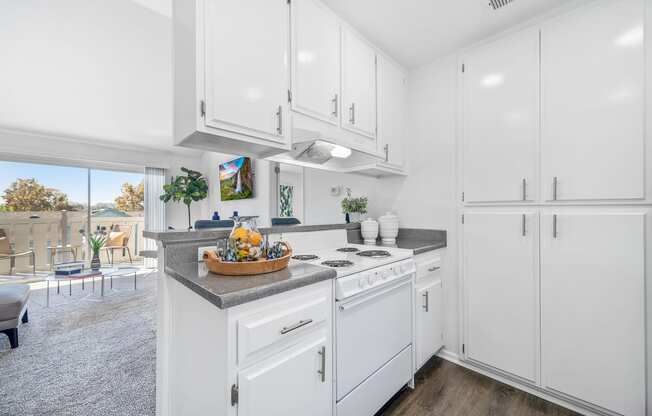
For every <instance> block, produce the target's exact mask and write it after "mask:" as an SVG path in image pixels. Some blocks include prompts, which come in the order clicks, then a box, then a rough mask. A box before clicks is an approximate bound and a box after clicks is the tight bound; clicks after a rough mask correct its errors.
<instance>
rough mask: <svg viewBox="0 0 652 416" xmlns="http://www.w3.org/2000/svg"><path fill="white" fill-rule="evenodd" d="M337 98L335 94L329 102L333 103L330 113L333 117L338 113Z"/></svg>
mask: <svg viewBox="0 0 652 416" xmlns="http://www.w3.org/2000/svg"><path fill="white" fill-rule="evenodd" d="M337 99H338V97H337V94H335V96H334V97H333V99H332V100H331V102H332V103H333V112H332V113H331V115H332V116H333V117H337V113H338V111H337Z"/></svg>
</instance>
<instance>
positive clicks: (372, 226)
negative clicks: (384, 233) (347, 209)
mask: <svg viewBox="0 0 652 416" xmlns="http://www.w3.org/2000/svg"><path fill="white" fill-rule="evenodd" d="M360 232H361V233H362V240H363V243H364V244H376V239H377V238H378V222H377V221H376V220H374V219H372V218H368V219H366V220H364V221H362V222H361V223H360Z"/></svg>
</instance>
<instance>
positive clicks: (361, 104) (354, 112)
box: [342, 28, 376, 138]
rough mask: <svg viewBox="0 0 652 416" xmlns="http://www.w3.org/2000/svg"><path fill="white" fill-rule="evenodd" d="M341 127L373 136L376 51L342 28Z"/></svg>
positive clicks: (374, 130) (374, 124)
mask: <svg viewBox="0 0 652 416" xmlns="http://www.w3.org/2000/svg"><path fill="white" fill-rule="evenodd" d="M342 127H343V128H345V129H347V130H351V131H354V132H356V133H360V134H363V135H365V136H368V137H371V138H375V137H376V53H375V52H374V50H373V49H372V48H371V47H370V46H369V45H368V44H367V43H365V41H364V40H362V39H361V38H360V37H358V35H356V34H355V33H353V32H352V31H350V30H348V29H346V28H342Z"/></svg>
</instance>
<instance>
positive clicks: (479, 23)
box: [324, 0, 569, 68]
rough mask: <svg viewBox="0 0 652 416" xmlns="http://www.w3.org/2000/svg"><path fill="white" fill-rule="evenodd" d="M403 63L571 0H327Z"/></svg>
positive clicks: (432, 56) (412, 63) (469, 41)
mask: <svg viewBox="0 0 652 416" xmlns="http://www.w3.org/2000/svg"><path fill="white" fill-rule="evenodd" d="M324 2H325V3H326V4H327V5H329V6H330V7H331V8H332V9H333V10H334V11H335V12H336V13H337V14H338V15H339V16H341V17H342V18H344V20H346V21H348V22H349V23H350V24H351V25H352V26H353V27H355V28H356V29H357V30H358V31H360V32H361V33H362V34H363V35H364V36H365V37H367V39H369V40H370V41H371V42H373V43H375V44H376V45H378V46H379V47H380V48H381V49H382V50H384V51H385V52H386V53H388V54H389V55H390V56H392V57H393V58H394V59H396V60H397V61H399V62H400V63H402V64H403V65H405V66H407V67H409V68H413V67H416V66H419V65H421V64H425V63H427V62H430V61H432V60H434V59H435V58H437V57H440V56H442V55H445V54H447V53H450V52H453V51H455V50H456V49H459V48H461V47H464V46H467V45H470V44H472V43H474V42H477V41H479V40H481V39H483V38H485V37H488V36H490V35H493V34H495V33H498V32H500V31H502V30H505V29H508V28H509V27H511V26H514V25H517V24H519V23H520V22H523V21H525V20H528V19H531V18H533V17H535V16H537V15H538V14H541V13H544V12H546V11H549V10H551V9H553V8H555V7H557V6H560V5H562V4H564V3H569V0H514V2H513V3H511V4H509V5H507V6H505V7H503V8H501V9H498V10H496V11H494V10H493V9H492V8H491V7H490V6H489V1H488V0H324Z"/></svg>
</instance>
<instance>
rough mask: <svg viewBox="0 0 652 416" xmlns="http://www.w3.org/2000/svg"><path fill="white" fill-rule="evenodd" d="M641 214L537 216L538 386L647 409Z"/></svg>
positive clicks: (621, 409) (629, 410)
mask: <svg viewBox="0 0 652 416" xmlns="http://www.w3.org/2000/svg"><path fill="white" fill-rule="evenodd" d="M645 217H646V214H645V213H644V212H618V211H617V210H614V211H610V212H607V211H604V210H600V209H595V210H594V211H588V210H587V209H582V210H581V211H569V210H566V211H551V212H549V213H546V214H544V215H542V217H541V349H542V351H541V363H542V364H541V372H542V384H543V386H544V387H546V388H548V389H552V390H555V391H558V392H561V393H563V394H566V395H568V396H572V397H575V398H577V399H580V400H584V401H586V402H589V403H593V404H596V405H598V406H601V407H603V408H605V409H609V410H611V411H613V412H615V413H618V414H623V415H630V416H643V415H644V414H645V321H644V318H645V303H644V302H645V298H644V296H645V284H644V282H645V222H646V218H645Z"/></svg>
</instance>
